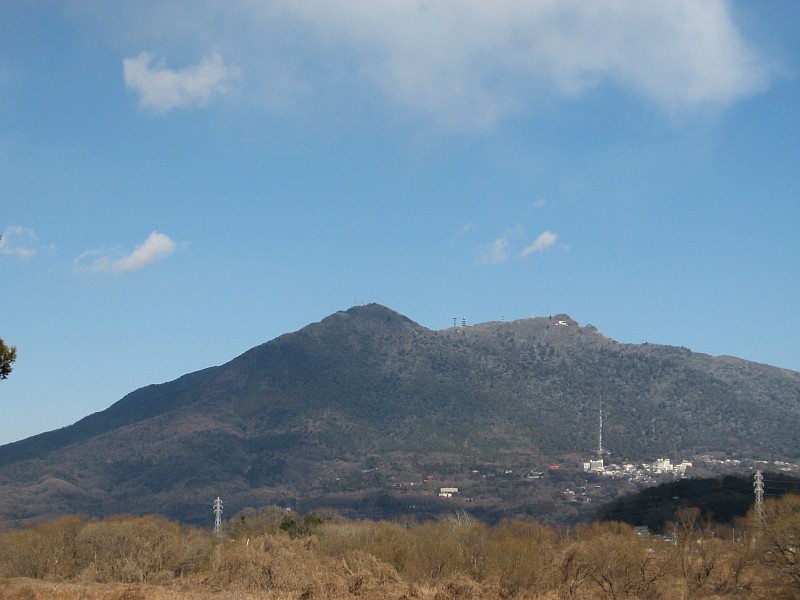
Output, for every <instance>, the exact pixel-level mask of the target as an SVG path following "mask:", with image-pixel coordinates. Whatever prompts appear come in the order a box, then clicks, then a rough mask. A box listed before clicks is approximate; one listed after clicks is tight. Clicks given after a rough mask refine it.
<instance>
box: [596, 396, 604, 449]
mask: <svg viewBox="0 0 800 600" xmlns="http://www.w3.org/2000/svg"><path fill="white" fill-rule="evenodd" d="M597 455H598V456H599V457H600V458H603V395H602V394H600V432H599V434H598V440H597Z"/></svg>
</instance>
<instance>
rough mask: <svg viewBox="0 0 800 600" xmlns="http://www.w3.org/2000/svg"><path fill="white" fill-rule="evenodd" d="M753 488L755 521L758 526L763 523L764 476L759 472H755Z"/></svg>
mask: <svg viewBox="0 0 800 600" xmlns="http://www.w3.org/2000/svg"><path fill="white" fill-rule="evenodd" d="M753 488H755V494H756V519H758V522H759V524H760V523H762V522H763V521H764V476H763V475H761V471H756V476H755V481H754V482H753Z"/></svg>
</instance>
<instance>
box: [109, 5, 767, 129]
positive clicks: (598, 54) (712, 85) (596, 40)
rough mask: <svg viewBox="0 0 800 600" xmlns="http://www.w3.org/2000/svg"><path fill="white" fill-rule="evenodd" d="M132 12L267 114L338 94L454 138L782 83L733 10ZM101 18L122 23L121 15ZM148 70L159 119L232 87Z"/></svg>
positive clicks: (733, 97) (159, 8) (137, 62)
mask: <svg viewBox="0 0 800 600" xmlns="http://www.w3.org/2000/svg"><path fill="white" fill-rule="evenodd" d="M165 6H168V7H169V10H164V7H165ZM127 10H128V11H129V12H130V11H134V12H135V13H136V14H134V15H131V16H130V18H129V19H126V26H127V27H139V28H140V29H141V30H140V31H137V35H139V37H142V38H143V39H148V40H150V43H153V44H156V43H157V44H159V45H161V46H164V47H169V46H170V45H174V44H175V42H174V40H176V39H179V40H181V44H184V45H185V44H186V42H187V41H191V42H193V43H194V44H195V46H196V47H198V48H207V47H208V45H209V43H213V44H215V45H216V46H217V47H223V48H225V51H226V53H227V54H228V55H229V56H235V57H236V61H237V63H238V64H240V65H241V66H242V67H243V68H244V69H246V70H247V73H248V79H249V88H248V89H249V90H250V91H252V92H253V93H255V94H261V95H264V96H265V99H264V101H263V102H261V103H260V105H262V106H271V105H272V104H273V103H274V102H271V101H269V99H268V98H266V97H267V96H269V97H270V98H272V99H273V100H274V97H278V98H282V99H283V101H284V102H285V101H287V96H294V97H295V98H309V99H312V100H313V101H315V105H317V106H318V105H319V100H322V99H328V98H329V97H330V96H338V95H340V94H343V95H344V96H345V98H346V100H347V102H348V103H349V104H353V103H354V102H355V103H359V102H371V101H372V100H373V99H379V101H380V102H388V103H389V104H391V105H393V106H395V107H404V108H406V109H408V110H410V111H413V112H416V113H419V114H421V115H424V116H427V117H428V118H430V119H432V120H433V121H435V122H437V123H438V124H440V125H443V126H446V127H451V128H458V129H478V130H480V129H488V128H491V127H493V126H494V125H495V124H497V123H498V122H501V121H502V120H503V119H505V118H507V117H509V116H513V115H517V114H524V113H529V112H535V110H536V107H537V106H542V104H543V102H544V103H545V104H547V103H549V101H550V100H552V99H553V98H556V99H558V98H564V97H566V98H570V99H571V101H575V100H576V99H579V98H580V96H581V95H583V94H585V93H587V92H589V91H591V90H592V89H595V88H598V87H601V86H608V85H612V86H615V87H617V88H619V89H622V90H625V91H627V92H628V93H631V94H633V95H637V96H640V97H643V98H646V99H648V100H649V101H651V102H653V103H655V104H656V105H658V106H660V107H662V108H663V109H665V110H666V111H668V112H680V111H692V110H695V109H697V108H706V107H713V108H719V107H721V108H724V107H726V106H728V105H730V104H731V103H733V102H736V101H737V100H739V99H741V98H743V97H746V96H748V95H750V94H753V93H756V92H758V91H760V90H763V89H765V88H766V87H767V86H768V85H769V83H770V80H771V79H772V78H773V76H774V75H775V73H776V72H775V69H774V65H772V64H770V62H769V61H768V60H767V59H766V58H765V57H764V56H763V55H762V54H761V53H760V52H759V51H758V49H756V48H755V47H754V46H753V44H751V43H750V42H749V41H748V40H747V39H746V38H745V36H744V35H743V33H742V30H741V28H740V27H739V26H738V25H737V23H736V21H735V20H734V15H735V12H734V9H733V3H731V2H729V1H728V0H705V1H703V2H698V1H697V0H668V1H658V2H642V1H641V0H557V1H555V0H545V1H537V2H530V1H528V0H506V1H503V2H486V1H485V0H460V1H458V2H429V1H427V0H382V1H381V2H369V1H364V0H340V1H338V2H320V1H319V0H271V1H265V2H246V3H239V4H237V9H236V11H231V10H229V8H228V4H226V3H199V4H198V3H175V2H172V1H171V0H153V2H147V3H140V4H138V5H135V6H134V7H128V9H127ZM95 11H96V12H97V14H98V15H100V16H101V18H106V19H108V22H109V23H111V22H118V16H116V12H115V11H111V10H109V9H107V8H96V9H95ZM112 14H114V17H112V16H111V15H112ZM165 19H168V22H167V23H164V20H165ZM153 23H158V26H154V25H153ZM298 40H302V41H298ZM151 60H152V59H151V56H150V55H149V54H141V55H139V56H138V57H136V58H129V59H126V61H125V63H126V82H127V83H128V85H129V86H130V87H132V88H134V89H136V90H138V91H140V93H141V94H142V99H141V104H142V105H143V106H149V107H151V108H154V109H156V110H162V111H163V110H170V109H171V108H176V107H180V106H191V105H197V104H198V103H203V102H207V101H208V98H209V97H210V96H211V95H212V94H214V93H217V92H218V91H220V89H224V88H225V84H226V83H227V82H229V80H230V77H231V70H230V69H229V68H228V67H226V66H225V65H224V64H223V62H222V59H221V58H220V57H219V56H217V55H212V56H211V57H210V58H206V59H204V61H203V62H202V63H201V64H200V65H198V66H196V67H191V68H189V69H185V70H183V71H173V70H170V69H168V68H166V67H164V66H163V65H157V66H155V67H154V66H152V65H151ZM314 94H317V95H318V96H325V98H320V97H317V98H313V95H314ZM281 106H285V104H284V103H281Z"/></svg>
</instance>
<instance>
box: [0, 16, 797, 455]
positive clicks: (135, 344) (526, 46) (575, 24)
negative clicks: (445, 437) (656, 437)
mask: <svg viewBox="0 0 800 600" xmlns="http://www.w3.org/2000/svg"><path fill="white" fill-rule="evenodd" d="M798 27H800V4H796V3H790V2H769V3H767V2H763V3H753V2H723V1H714V0H708V1H703V2H699V1H696V0H670V1H664V2H640V1H638V0H608V1H605V2H595V1H591V0H590V1H588V2H586V1H583V0H581V1H578V0H563V1H558V2H552V1H544V0H543V1H540V2H534V1H525V2H523V1H518V0H508V1H506V2H502V3H499V2H483V1H478V0H462V1H455V0H441V1H423V0H385V1H379V2H375V1H367V0H361V1H355V0H341V1H339V2H322V1H312V0H294V1H288V0H275V1H268V0H265V1H263V2H250V1H248V2H235V1H231V2H227V1H226V2H201V3H197V2H181V1H177V0H171V1H169V2H161V1H158V0H154V1H152V2H146V3H144V2H124V1H120V2H113V3H108V2H101V1H96V2H95V1H90V0H82V1H80V2H70V1H64V2H37V1H13V0H12V1H11V2H6V3H4V5H3V9H2V11H0V233H2V234H3V237H2V240H0V275H1V276H2V288H1V289H2V294H0V336H2V338H3V339H5V341H6V342H7V343H10V344H15V345H16V346H17V348H18V360H17V363H16V365H15V368H14V371H13V373H12V375H11V377H10V378H9V379H8V380H6V381H3V382H2V383H0V404H1V405H2V407H3V418H2V419H1V420H0V443H7V442H11V441H14V440H17V439H22V438H24V437H27V436H30V435H33V434H36V433H40V432H42V431H47V430H51V429H55V428H58V427H62V426H65V425H68V424H70V423H72V422H74V421H76V420H78V419H80V418H81V417H83V416H86V415H88V414H90V413H93V412H96V411H99V410H102V409H104V408H106V407H108V406H109V405H111V404H112V403H113V402H115V401H116V400H118V399H120V398H121V397H122V396H123V395H125V394H126V393H128V392H130V391H132V390H134V389H136V388H139V387H142V386H144V385H148V384H151V383H160V382H164V381H168V380H172V379H175V378H177V377H179V376H180V375H182V374H185V373H187V372H191V371H195V370H198V369H202V368H205V367H208V366H212V365H218V364H222V363H224V362H227V361H228V360H230V359H232V358H233V357H235V356H237V355H238V354H240V353H242V352H244V351H246V350H247V349H249V348H251V347H253V346H255V345H257V344H260V343H263V342H266V341H268V340H270V339H273V338H274V337H276V336H278V335H280V334H282V333H285V332H289V331H294V330H297V329H299V328H300V327H303V326H304V325H306V324H308V323H311V322H314V321H318V320H320V319H322V318H324V317H325V316H327V315H328V314H330V313H332V312H335V311H337V310H342V309H347V308H349V307H350V306H352V305H353V304H360V303H364V302H379V303H382V304H385V305H387V306H389V307H391V308H393V309H395V310H398V311H399V312H401V313H403V314H405V315H407V316H409V317H410V318H411V319H413V320H415V321H417V322H419V323H421V324H423V325H425V326H427V327H430V328H432V329H441V328H445V327H448V326H450V325H452V319H453V317H458V319H459V320H460V319H461V318H462V317H466V318H467V321H468V323H478V322H485V321H493V320H499V319H501V318H505V319H506V320H512V319H518V318H525V317H530V316H534V315H536V316H541V315H549V314H556V313H562V312H563V313H568V314H570V315H571V316H572V317H573V318H574V319H576V320H577V321H579V322H580V323H584V324H585V323H591V324H593V325H595V326H596V327H598V328H599V329H600V331H602V332H603V333H605V334H606V335H608V336H609V337H612V338H614V339H617V340H620V341H623V342H631V343H641V342H644V341H649V342H652V343H662V344H672V345H678V346H686V347H688V348H690V349H692V350H695V351H698V352H706V353H709V354H713V355H720V354H730V355H734V356H739V357H742V358H746V359H749V360H754V361H758V362H764V363H769V364H774V365H776V366H780V367H784V368H789V369H793V370H800V345H798V342H797V340H798V339H800V315H798V303H799V302H798V301H800V270H799V269H798V266H797V260H798V257H799V256H800V239H799V238H798V229H799V228H800V227H799V226H800V208H799V207H798V190H800V174H799V173H800V169H798V165H800V119H799V118H798V116H800V82H799V81H798V73H799V72H800V41H799V40H798V38H797V35H796V32H797V31H798Z"/></svg>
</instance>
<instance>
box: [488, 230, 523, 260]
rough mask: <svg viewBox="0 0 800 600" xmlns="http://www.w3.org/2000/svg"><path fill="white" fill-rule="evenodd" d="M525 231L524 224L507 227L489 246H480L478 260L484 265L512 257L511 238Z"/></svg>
mask: <svg viewBox="0 0 800 600" xmlns="http://www.w3.org/2000/svg"><path fill="white" fill-rule="evenodd" d="M523 233H525V228H524V227H523V226H522V225H517V226H515V227H512V228H511V229H506V231H505V233H503V235H502V236H500V237H499V238H497V239H496V240H495V241H494V242H492V244H491V245H489V246H483V247H481V248H478V262H479V263H480V264H482V265H496V264H499V263H503V262H506V261H507V260H508V259H509V258H510V257H511V239H512V238H514V237H518V236H520V235H522V234H523Z"/></svg>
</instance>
